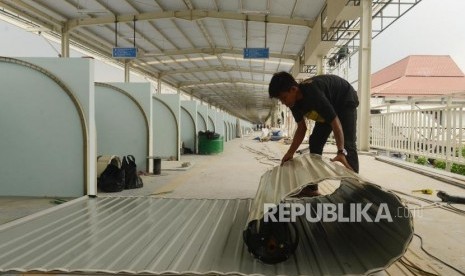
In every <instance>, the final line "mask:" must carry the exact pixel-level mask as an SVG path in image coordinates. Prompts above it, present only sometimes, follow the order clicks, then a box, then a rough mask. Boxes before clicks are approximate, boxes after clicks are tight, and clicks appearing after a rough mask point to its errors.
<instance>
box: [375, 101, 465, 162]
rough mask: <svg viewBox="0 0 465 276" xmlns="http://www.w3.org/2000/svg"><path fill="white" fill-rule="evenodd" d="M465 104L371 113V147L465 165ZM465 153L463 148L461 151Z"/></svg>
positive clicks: (411, 156)
mask: <svg viewBox="0 0 465 276" xmlns="http://www.w3.org/2000/svg"><path fill="white" fill-rule="evenodd" d="M464 109H465V105H453V106H452V105H451V106H446V107H440V108H430V109H419V110H408V111H399V112H392V113H384V114H374V115H371V128H370V132H371V133H370V134H371V136H370V137H371V141H370V143H371V148H375V149H380V150H385V151H387V152H388V153H389V152H398V153H404V154H407V155H409V156H410V158H413V157H414V156H424V157H426V158H432V159H439V160H442V161H445V162H446V169H448V170H450V168H451V165H452V163H456V164H465V157H464V156H463V154H462V149H463V147H464V121H465V118H464V116H465V111H464ZM464 154H465V151H464Z"/></svg>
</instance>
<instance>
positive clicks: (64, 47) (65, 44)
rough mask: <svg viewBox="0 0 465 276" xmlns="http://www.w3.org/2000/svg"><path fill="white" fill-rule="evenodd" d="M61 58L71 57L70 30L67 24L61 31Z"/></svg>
mask: <svg viewBox="0 0 465 276" xmlns="http://www.w3.org/2000/svg"><path fill="white" fill-rule="evenodd" d="M61 57H62V58H68V57H69V30H68V26H67V25H66V24H65V26H64V27H63V28H62V30H61Z"/></svg>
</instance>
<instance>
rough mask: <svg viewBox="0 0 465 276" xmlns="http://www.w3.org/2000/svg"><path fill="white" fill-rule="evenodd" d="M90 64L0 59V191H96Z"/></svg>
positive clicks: (53, 193)
mask: <svg viewBox="0 0 465 276" xmlns="http://www.w3.org/2000/svg"><path fill="white" fill-rule="evenodd" d="M93 65H94V64H93V60H92V59H81V58H76V59H64V58H22V59H20V60H19V59H12V58H0V83H1V86H2V88H1V89H0V130H1V131H0V152H1V158H0V184H1V185H0V195H4V196H60V197H78V196H82V195H85V194H89V195H95V194H96V179H95V177H96V173H95V167H96V149H95V147H96V145H95V139H96V137H95V120H94V71H93V70H94V67H93Z"/></svg>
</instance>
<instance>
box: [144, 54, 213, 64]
mask: <svg viewBox="0 0 465 276" xmlns="http://www.w3.org/2000/svg"><path fill="white" fill-rule="evenodd" d="M208 59H216V57H215V56H208V57H195V58H180V59H167V60H160V61H158V60H156V61H147V62H146V63H147V64H162V63H175V62H191V61H202V60H208Z"/></svg>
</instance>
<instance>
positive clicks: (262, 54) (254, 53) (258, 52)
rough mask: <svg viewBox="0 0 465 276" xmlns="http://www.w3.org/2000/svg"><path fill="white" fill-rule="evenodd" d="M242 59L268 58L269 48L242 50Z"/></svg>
mask: <svg viewBox="0 0 465 276" xmlns="http://www.w3.org/2000/svg"><path fill="white" fill-rule="evenodd" d="M244 58H270V48H244Z"/></svg>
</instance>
